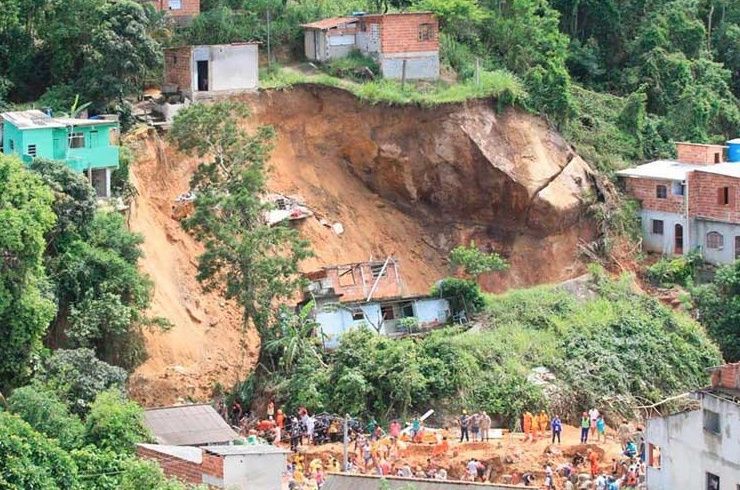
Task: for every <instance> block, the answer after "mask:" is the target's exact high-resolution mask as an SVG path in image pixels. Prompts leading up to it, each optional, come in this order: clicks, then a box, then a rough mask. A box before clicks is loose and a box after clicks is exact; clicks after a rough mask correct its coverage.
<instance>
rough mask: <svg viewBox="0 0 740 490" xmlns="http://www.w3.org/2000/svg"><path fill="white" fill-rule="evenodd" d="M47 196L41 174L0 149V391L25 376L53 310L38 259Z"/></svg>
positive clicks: (48, 224) (48, 214)
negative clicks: (37, 173) (28, 168)
mask: <svg viewBox="0 0 740 490" xmlns="http://www.w3.org/2000/svg"><path fill="white" fill-rule="evenodd" d="M52 199H53V197H52V193H51V191H50V190H49V189H48V188H47V187H46V186H45V185H44V183H43V181H42V180H41V178H39V177H38V176H36V175H34V174H32V173H31V172H28V171H27V170H25V169H24V168H23V167H22V165H21V162H20V161H19V160H18V159H16V158H15V157H8V156H4V155H0V325H2V328H0V345H2V351H3V355H2V356H0V392H4V391H6V390H7V389H8V388H10V387H13V386H17V385H19V384H21V383H22V382H23V381H24V380H25V379H26V378H27V376H28V374H29V373H30V368H31V365H32V360H33V359H34V356H36V355H37V354H39V352H40V349H41V345H42V344H41V340H42V339H43V336H44V333H45V332H46V327H47V326H48V325H49V322H50V321H51V319H52V318H53V317H54V313H55V311H56V309H55V305H54V301H53V300H52V296H51V294H50V291H49V289H50V288H49V282H48V280H47V276H46V273H45V271H44V268H43V260H42V254H43V252H44V248H45V240H44V236H45V235H46V233H48V232H49V231H50V230H51V229H52V227H53V226H54V222H55V221H56V217H55V215H54V212H53V210H52Z"/></svg>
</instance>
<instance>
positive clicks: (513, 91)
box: [260, 68, 527, 107]
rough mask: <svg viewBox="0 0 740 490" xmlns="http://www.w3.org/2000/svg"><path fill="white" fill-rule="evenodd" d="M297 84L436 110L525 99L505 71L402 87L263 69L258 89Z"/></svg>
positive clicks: (383, 81)
mask: <svg viewBox="0 0 740 490" xmlns="http://www.w3.org/2000/svg"><path fill="white" fill-rule="evenodd" d="M298 84H318V85H326V86H330V87H339V88H342V89H344V90H347V91H348V92H351V93H352V94H354V95H355V96H357V97H358V98H359V99H361V100H364V101H367V102H369V103H371V104H392V105H418V106H422V107H435V106H438V105H443V104H450V103H455V102H464V101H466V100H470V99H483V98H489V97H490V98H494V99H496V100H497V101H498V102H499V104H500V105H502V106H506V105H522V104H523V103H524V101H525V100H526V98H527V92H526V90H525V89H524V86H523V85H522V83H521V81H520V80H519V79H518V78H517V77H516V76H515V75H514V74H512V73H510V72H508V71H506V70H496V71H481V74H480V83H479V84H477V83H475V81H474V80H468V81H466V82H463V83H456V84H448V83H445V82H442V81H437V82H418V83H412V82H407V83H406V84H405V86H402V85H401V82H400V81H398V80H387V79H380V80H375V81H370V82H365V83H356V82H353V81H350V80H346V79H341V78H337V77H334V76H331V75H329V74H325V73H319V74H311V75H307V74H302V73H300V72H298V71H295V70H290V69H286V68H273V69H271V70H269V71H268V70H264V71H263V72H262V73H261V74H260V86H261V87H262V88H264V89H287V88H290V87H292V86H294V85H298Z"/></svg>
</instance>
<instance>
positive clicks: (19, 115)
mask: <svg viewBox="0 0 740 490" xmlns="http://www.w3.org/2000/svg"><path fill="white" fill-rule="evenodd" d="M1 115H2V118H3V119H5V120H6V121H8V122H9V123H11V124H12V125H13V126H15V127H16V128H18V129H35V128H65V127H68V126H96V125H100V124H118V121H117V120H114V119H102V118H99V119H75V118H71V117H50V116H48V115H47V114H46V113H44V112H41V111H40V110H38V109H29V110H27V111H16V112H3V113H2V114H1Z"/></svg>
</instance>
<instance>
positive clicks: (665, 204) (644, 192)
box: [624, 177, 685, 214]
mask: <svg viewBox="0 0 740 490" xmlns="http://www.w3.org/2000/svg"><path fill="white" fill-rule="evenodd" d="M624 180H625V185H626V187H627V192H628V193H629V194H630V195H631V196H632V197H633V198H635V199H637V200H638V201H640V202H641V203H642V208H643V209H650V210H653V211H664V212H666V213H678V214H681V213H683V212H684V197H685V196H680V195H674V194H673V182H672V181H670V180H659V179H637V178H634V177H627V178H625V179H624ZM659 185H663V186H665V188H666V198H665V199H659V198H658V197H657V190H656V188H657V186H659Z"/></svg>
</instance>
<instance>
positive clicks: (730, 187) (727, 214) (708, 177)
mask: <svg viewBox="0 0 740 490" xmlns="http://www.w3.org/2000/svg"><path fill="white" fill-rule="evenodd" d="M725 189H727V191H725ZM688 194H689V195H688V199H689V216H691V217H700V218H712V219H716V220H719V221H726V222H730V223H740V209H739V208H738V202H739V201H740V196H739V195H738V194H740V179H738V178H737V177H729V176H727V175H719V174H713V173H709V172H702V171H701V170H695V171H693V172H691V173H690V174H689V175H688ZM725 197H726V198H727V203H726V204H725Z"/></svg>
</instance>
